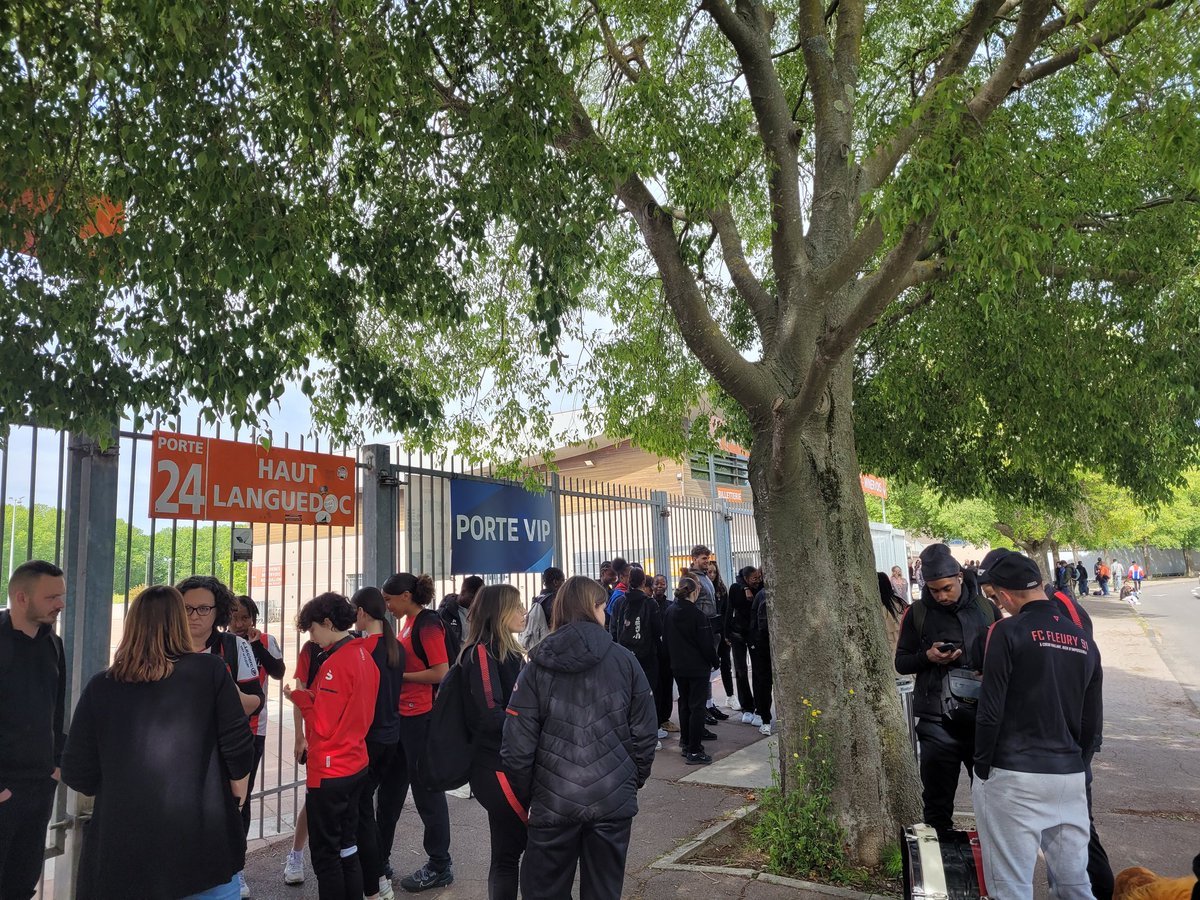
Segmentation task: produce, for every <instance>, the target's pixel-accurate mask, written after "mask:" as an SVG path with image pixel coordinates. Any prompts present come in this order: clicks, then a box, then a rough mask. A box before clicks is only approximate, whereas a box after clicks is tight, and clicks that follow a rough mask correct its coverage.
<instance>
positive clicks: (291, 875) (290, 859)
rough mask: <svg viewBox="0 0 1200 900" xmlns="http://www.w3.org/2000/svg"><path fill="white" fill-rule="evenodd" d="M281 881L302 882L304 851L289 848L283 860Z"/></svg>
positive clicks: (288, 882)
mask: <svg viewBox="0 0 1200 900" xmlns="http://www.w3.org/2000/svg"><path fill="white" fill-rule="evenodd" d="M283 883H284V884H304V851H303V850H289V851H288V855H287V859H285V860H284V861H283Z"/></svg>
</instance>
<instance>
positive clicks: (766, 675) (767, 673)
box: [750, 641, 775, 724]
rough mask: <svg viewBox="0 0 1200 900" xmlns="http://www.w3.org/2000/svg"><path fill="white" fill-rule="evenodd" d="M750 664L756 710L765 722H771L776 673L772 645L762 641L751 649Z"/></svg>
mask: <svg viewBox="0 0 1200 900" xmlns="http://www.w3.org/2000/svg"><path fill="white" fill-rule="evenodd" d="M750 665H751V667H752V670H753V675H754V677H753V679H752V681H751V683H752V684H753V686H754V690H753V694H754V712H755V714H756V715H759V716H762V720H763V723H764V724H770V722H771V689H772V688H773V687H774V685H775V681H774V679H775V675H774V674H773V673H772V672H771V645H770V644H768V643H766V642H765V641H760V642H759V643H758V644H756V645H755V646H754V647H753V648H752V649H751V650H750Z"/></svg>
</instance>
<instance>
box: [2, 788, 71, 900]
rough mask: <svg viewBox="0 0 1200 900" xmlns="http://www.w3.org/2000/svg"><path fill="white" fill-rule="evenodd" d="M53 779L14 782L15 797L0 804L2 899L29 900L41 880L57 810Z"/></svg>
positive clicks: (12, 789)
mask: <svg viewBox="0 0 1200 900" xmlns="http://www.w3.org/2000/svg"><path fill="white" fill-rule="evenodd" d="M57 785H58V782H56V781H54V780H53V779H51V778H45V779H38V780H36V781H12V782H7V783H6V784H5V785H4V787H6V788H8V789H9V790H10V791H12V796H11V797H9V798H8V799H7V800H5V801H4V802H3V803H0V898H3V900H29V898H30V897H32V896H33V893H34V891H36V890H37V884H38V881H39V880H40V879H41V877H42V858H43V856H44V855H45V847H46V826H47V825H49V824H50V814H51V812H53V810H54V789H55V787H57Z"/></svg>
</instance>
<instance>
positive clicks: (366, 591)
mask: <svg viewBox="0 0 1200 900" xmlns="http://www.w3.org/2000/svg"><path fill="white" fill-rule="evenodd" d="M350 602H351V603H352V604H354V608H355V609H358V610H360V611H361V612H363V613H365V614H366V615H368V616H370V617H371V618H372V619H374V620H375V621H376V622H378V623H379V624H380V625H382V626H383V646H384V647H386V648H387V665H388V668H389V669H398V668H400V642H399V641H398V640H396V629H394V628H393V627H392V623H391V622H389V621H388V617H387V601H386V600H384V599H383V591H381V590H380V589H379V588H377V587H365V588H359V589H358V590H357V591H355V592H354V597H353V598H351V600H350Z"/></svg>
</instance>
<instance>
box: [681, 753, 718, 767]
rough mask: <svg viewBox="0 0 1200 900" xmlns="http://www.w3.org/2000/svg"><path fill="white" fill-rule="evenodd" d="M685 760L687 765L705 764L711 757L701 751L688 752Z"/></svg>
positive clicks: (710, 760)
mask: <svg viewBox="0 0 1200 900" xmlns="http://www.w3.org/2000/svg"><path fill="white" fill-rule="evenodd" d="M686 762H687V764H688V765H689V766H706V765H708V764H709V763H710V762H712V757H711V756H709V755H708V754H707V753H703V752H701V753H689V754H688V755H687V760H686Z"/></svg>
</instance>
